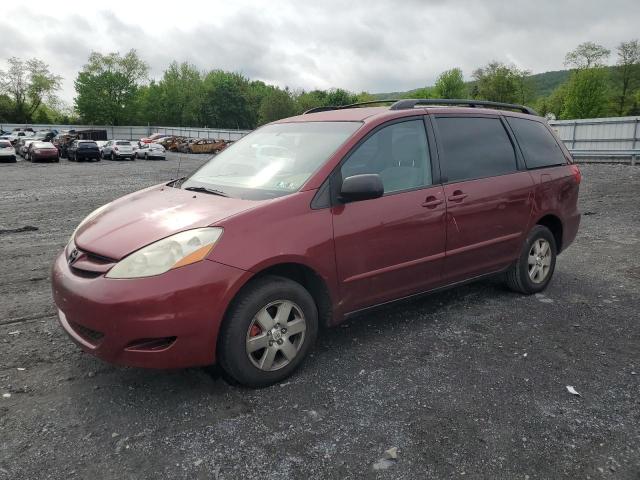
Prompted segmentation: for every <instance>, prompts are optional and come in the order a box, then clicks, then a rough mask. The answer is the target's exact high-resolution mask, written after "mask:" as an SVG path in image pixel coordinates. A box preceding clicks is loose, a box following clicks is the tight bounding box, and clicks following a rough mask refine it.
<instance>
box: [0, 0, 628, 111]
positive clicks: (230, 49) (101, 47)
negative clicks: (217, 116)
mask: <svg viewBox="0 0 640 480" xmlns="http://www.w3.org/2000/svg"><path fill="white" fill-rule="evenodd" d="M21 3H22V2H8V3H6V4H5V5H3V9H2V13H3V22H2V25H1V26H0V68H4V66H5V62H6V59H7V58H8V57H10V56H20V57H32V56H35V57H39V58H42V59H44V60H45V61H46V62H48V63H49V65H50V66H51V69H52V70H53V71H54V72H55V73H58V74H60V75H62V76H63V78H64V88H63V91H62V92H61V97H62V98H63V99H64V100H66V101H69V102H71V101H72V99H73V96H74V89H73V80H74V78H75V76H76V74H77V71H78V70H79V69H80V68H81V67H82V65H83V64H84V63H86V60H87V57H88V55H89V53H90V52H91V51H92V50H95V51H100V52H103V53H106V52H110V51H120V52H126V51H128V50H129V49H131V48H135V49H136V50H137V51H138V53H139V54H140V55H141V56H142V58H143V59H144V60H145V61H146V62H147V63H148V64H149V66H150V76H151V78H158V77H160V76H161V74H162V71H163V69H164V68H165V67H166V66H167V64H169V62H171V61H172V60H178V61H189V62H191V63H193V64H195V65H196V66H197V67H198V68H200V69H203V70H205V69H214V68H222V69H225V70H233V71H238V72H241V73H243V74H245V75H246V76H248V77H250V78H252V79H260V80H263V81H265V82H269V83H274V84H277V85H280V86H283V87H284V86H289V87H291V88H294V89H297V88H304V89H312V88H330V87H342V88H347V89H349V90H352V91H362V90H366V91H370V92H388V91H399V90H408V89H412V88H418V87H422V86H425V85H431V84H433V82H434V80H435V78H436V77H437V75H438V74H439V73H440V72H441V71H443V70H445V69H448V68H452V67H456V66H457V67H460V68H462V70H463V72H464V74H465V77H467V78H470V77H471V73H472V71H473V70H474V69H475V68H477V67H478V66H480V65H483V64H485V63H487V62H488V61H490V60H493V59H495V60H499V61H502V62H507V63H513V64H516V65H517V66H519V67H522V68H528V69H530V70H532V71H533V72H536V73H537V72H544V71H548V70H558V69H561V68H563V59H564V55H565V53H566V52H567V51H568V50H570V49H572V48H574V47H575V46H576V45H577V44H579V43H581V42H584V41H587V40H591V41H595V42H597V43H601V44H603V45H605V46H606V47H608V48H610V49H612V50H613V49H614V48H615V46H616V45H617V44H618V43H619V42H620V41H623V40H629V39H632V38H634V37H638V36H640V1H638V0H607V1H597V0H581V1H573V0H571V1H569V0H567V1H562V0H529V1H525V0H522V1H520V0H513V1H508V0H504V1H491V0H485V1H471V0H469V1H462V0H460V1H447V0H422V1H419V0H402V1H401V0H395V1H391V0H388V1H379V0H366V1H347V0H342V1H336V0H321V1H318V0H315V1H311V2H305V1H303V0H298V1H293V0H292V1H279V0H278V1H266V0H265V1H257V0H254V1H251V0H234V1H233V2H228V1H227V2H223V1H212V0H209V1H197V2H189V1H186V0H183V1H182V2H168V3H167V4H163V3H157V2H153V3H149V2H144V3H143V2H135V1H132V0H129V1H126V2H125V1H119V0H109V1H107V2H96V3H92V2H87V1H86V0H83V1H58V2H51V1H46V2H44V1H37V0H35V1H34V0H30V1H29V2H28V3H27V4H21ZM9 19H10V21H7V20H9ZM614 61H615V57H614V55H612V57H611V59H610V62H614Z"/></svg>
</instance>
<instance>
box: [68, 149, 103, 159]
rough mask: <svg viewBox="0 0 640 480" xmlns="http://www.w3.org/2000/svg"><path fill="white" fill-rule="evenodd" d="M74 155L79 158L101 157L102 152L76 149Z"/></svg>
mask: <svg viewBox="0 0 640 480" xmlns="http://www.w3.org/2000/svg"><path fill="white" fill-rule="evenodd" d="M74 156H76V157H78V158H100V152H99V151H91V150H90V151H88V152H84V151H82V150H76V152H75V153H74Z"/></svg>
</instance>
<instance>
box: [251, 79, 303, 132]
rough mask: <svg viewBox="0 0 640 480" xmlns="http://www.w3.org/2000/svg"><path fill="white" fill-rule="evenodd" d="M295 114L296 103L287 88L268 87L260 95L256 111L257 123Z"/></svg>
mask: <svg viewBox="0 0 640 480" xmlns="http://www.w3.org/2000/svg"><path fill="white" fill-rule="evenodd" d="M295 114H296V104H295V102H294V101H293V98H291V94H290V93H289V90H286V89H285V90H281V89H279V88H277V87H270V88H268V89H267V92H266V94H265V95H264V96H263V97H262V101H261V103H260V108H259V112H258V124H259V125H264V124H265V123H269V122H273V121H275V120H280V119H281V118H286V117H290V116H292V115H295Z"/></svg>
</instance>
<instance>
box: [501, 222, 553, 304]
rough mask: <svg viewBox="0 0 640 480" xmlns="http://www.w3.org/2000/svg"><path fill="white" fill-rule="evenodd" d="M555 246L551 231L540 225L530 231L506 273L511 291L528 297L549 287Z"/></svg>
mask: <svg viewBox="0 0 640 480" xmlns="http://www.w3.org/2000/svg"><path fill="white" fill-rule="evenodd" d="M556 255H557V246H556V241H555V238H554V236H553V234H552V233H551V231H550V230H549V229H548V228H547V227H544V226H542V225H536V226H535V227H533V228H532V229H531V232H529V235H528V236H527V239H526V241H525V242H524V245H523V247H522V251H521V253H520V257H518V260H517V261H516V263H514V264H513V265H512V266H511V268H510V269H509V270H508V271H507V273H506V281H507V285H508V286H509V288H510V289H511V290H513V291H516V292H520V293H524V294H527V295H530V294H532V293H537V292H541V291H543V290H544V289H545V288H547V285H549V282H550V281H551V277H552V276H553V272H554V270H555V267H556Z"/></svg>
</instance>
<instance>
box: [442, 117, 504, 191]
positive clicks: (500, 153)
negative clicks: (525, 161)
mask: <svg viewBox="0 0 640 480" xmlns="http://www.w3.org/2000/svg"><path fill="white" fill-rule="evenodd" d="M436 125H437V130H438V143H439V148H440V149H441V150H442V153H443V155H442V157H443V160H442V161H441V167H442V170H443V174H444V176H445V177H446V179H447V182H460V181H464V180H472V179H474V178H485V177H493V176H497V175H505V174H508V173H512V172H515V171H516V170H517V163H516V155H515V151H514V149H513V144H512V143H511V140H510V139H509V135H508V134H507V131H506V130H505V128H504V125H503V124H502V121H501V120H500V119H499V118H492V117H436Z"/></svg>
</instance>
